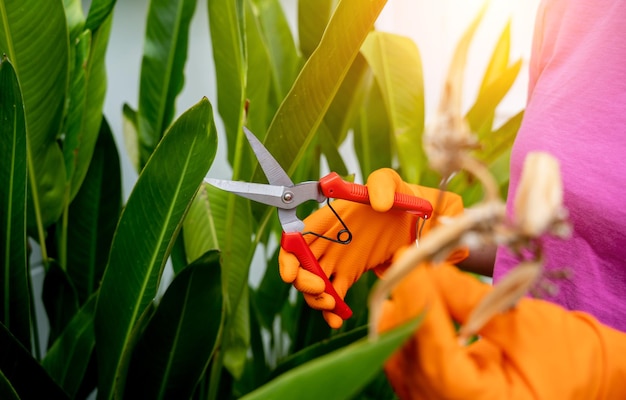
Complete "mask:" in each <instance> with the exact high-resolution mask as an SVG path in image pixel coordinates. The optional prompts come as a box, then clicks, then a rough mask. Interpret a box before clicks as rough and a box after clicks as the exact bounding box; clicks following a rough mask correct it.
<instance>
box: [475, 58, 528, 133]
mask: <svg viewBox="0 0 626 400" xmlns="http://www.w3.org/2000/svg"><path fill="white" fill-rule="evenodd" d="M521 67H522V60H521V59H520V60H517V61H516V62H515V63H514V64H513V65H511V66H510V67H508V68H506V69H505V70H504V71H502V72H501V73H500V75H498V77H496V78H494V79H493V81H492V82H491V84H489V85H488V86H487V87H486V88H485V89H484V90H483V91H482V94H481V95H480V96H478V98H477V99H476V102H475V103H474V104H473V105H472V107H471V108H470V110H469V111H468V112H467V114H466V116H465V118H466V120H467V121H468V123H469V124H470V128H471V129H472V131H473V132H476V133H478V136H479V139H482V138H483V137H484V136H485V135H486V134H488V133H489V132H491V128H492V124H493V118H494V115H495V112H496V108H497V107H498V105H499V104H500V102H501V101H502V99H503V98H504V96H506V94H507V93H508V92H509V89H511V86H513V83H515V79H517V76H518V74H519V71H520V69H521Z"/></svg>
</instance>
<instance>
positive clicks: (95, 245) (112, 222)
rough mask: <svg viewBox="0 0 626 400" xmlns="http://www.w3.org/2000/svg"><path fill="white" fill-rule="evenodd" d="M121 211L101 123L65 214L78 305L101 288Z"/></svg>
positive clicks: (108, 137)
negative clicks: (87, 168) (82, 173)
mask: <svg viewBox="0 0 626 400" xmlns="http://www.w3.org/2000/svg"><path fill="white" fill-rule="evenodd" d="M121 207H122V182H121V170H120V160H119V155H118V153H117V147H116V145H115V140H114V138H113V133H112V132H111V129H110V127H109V125H108V123H107V122H106V120H105V119H103V120H102V126H101V128H100V135H99V136H98V141H97V143H96V147H95V149H94V152H93V156H92V159H91V163H90V165H89V170H88V171H87V175H86V176H85V180H84V182H83V184H82V185H81V187H80V190H79V191H78V193H77V195H76V197H75V198H74V200H73V201H72V203H71V204H70V208H69V211H68V224H67V246H68V252H67V265H66V270H67V274H68V276H69V277H70V280H71V281H72V284H73V285H74V287H75V288H76V291H77V294H78V299H79V302H80V303H81V304H82V303H84V302H85V301H86V300H87V298H88V297H89V296H90V295H91V294H92V293H93V292H95V290H96V289H97V287H98V286H99V284H100V279H101V278H102V274H103V272H104V268H105V266H106V263H107V259H108V257H109V249H110V248H111V242H112V240H113V233H114V232H115V227H116V225H117V221H118V218H119V214H120V212H121Z"/></svg>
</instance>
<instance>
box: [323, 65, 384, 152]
mask: <svg viewBox="0 0 626 400" xmlns="http://www.w3.org/2000/svg"><path fill="white" fill-rule="evenodd" d="M370 76H371V72H370V69H369V67H368V65H367V61H366V60H365V58H364V57H363V55H362V54H361V53H358V54H357V55H356V57H355V58H354V61H353V62H352V65H351V66H350V69H349V70H348V74H347V75H346V77H345V78H344V80H343V82H342V83H341V86H340V87H339V90H338V91H337V94H336V95H335V97H334V98H333V101H332V103H331V104H330V107H329V108H328V111H326V114H325V115H324V122H323V124H322V125H325V126H326V128H327V129H328V132H329V133H330V134H331V136H332V139H333V141H332V145H333V146H335V147H338V146H339V145H340V144H341V143H342V142H343V141H344V139H345V138H346V135H347V133H348V130H349V129H350V128H351V127H353V126H354V122H355V119H356V117H357V115H358V113H359V111H360V110H361V107H362V106H363V101H364V98H365V94H366V92H367V89H368V87H369V85H370V83H369V81H370ZM378 107H379V108H380V103H379V104H378Z"/></svg>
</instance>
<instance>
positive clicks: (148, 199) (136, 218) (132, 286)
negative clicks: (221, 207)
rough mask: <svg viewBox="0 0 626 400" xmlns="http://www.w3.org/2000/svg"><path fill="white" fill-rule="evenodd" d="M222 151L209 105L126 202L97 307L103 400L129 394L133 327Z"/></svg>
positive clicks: (191, 113) (193, 112) (190, 113)
mask: <svg viewBox="0 0 626 400" xmlns="http://www.w3.org/2000/svg"><path fill="white" fill-rule="evenodd" d="M216 144H217V143H216V132H215V125H214V121H213V113H212V109H211V105H210V103H209V101H208V100H207V99H206V98H204V99H202V100H201V101H200V102H199V103H198V104H196V105H195V106H193V107H192V108H190V109H189V110H187V111H186V112H185V113H184V114H183V115H181V116H180V117H179V118H178V119H177V120H176V121H175V122H174V124H173V125H172V127H171V128H170V129H169V130H168V132H167V133H166V134H165V136H164V137H163V139H162V140H161V143H160V144H159V145H158V146H157V148H156V149H155V151H154V153H153V155H152V157H151V158H150V159H149V160H148V163H147V164H146V166H145V168H144V170H143V172H142V173H141V175H140V176H139V179H138V181H137V183H136V185H135V187H134V189H133V192H132V193H131V195H130V197H129V199H128V203H127V205H126V208H125V209H124V211H123V213H122V216H121V217H120V221H119V224H118V227H117V230H116V233H115V236H114V238H113V244H112V246H111V252H110V254H109V262H108V264H107V268H106V270H105V273H104V276H103V278H102V284H101V287H100V295H99V297H98V305H97V307H96V320H95V328H96V340H97V341H96V343H97V346H98V348H97V352H98V374H99V392H98V396H99V398H110V397H111V396H112V394H113V392H114V390H118V389H119V387H116V385H118V384H119V385H121V387H123V382H121V381H119V380H120V379H122V378H123V377H124V376H125V367H126V366H125V365H124V363H123V355H124V353H125V352H126V351H128V350H129V348H128V347H129V339H130V337H131V332H132V329H133V326H134V324H135V321H136V320H137V318H138V317H139V316H140V315H141V313H142V312H143V310H144V308H145V307H146V306H147V305H148V304H150V302H151V301H152V299H153V298H154V296H155V295H156V294H157V288H158V285H159V280H160V276H161V273H162V270H163V267H164V266H165V262H166V260H167V257H168V253H169V249H170V248H171V246H172V244H173V242H174V240H175V238H176V232H177V231H178V230H179V228H180V226H181V223H182V219H183V217H184V215H185V213H186V211H187V209H188V207H189V204H190V201H191V199H192V198H193V196H194V194H195V193H196V191H197V189H198V187H199V185H200V182H201V181H202V179H203V178H204V176H205V175H206V173H207V171H208V170H209V167H210V165H211V163H212V162H213V158H214V157H215V151H216ZM112 321H114V323H112ZM122 380H123V379H122Z"/></svg>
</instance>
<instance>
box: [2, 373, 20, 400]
mask: <svg viewBox="0 0 626 400" xmlns="http://www.w3.org/2000/svg"><path fill="white" fill-rule="evenodd" d="M0 397H1V398H3V399H6V400H19V398H20V397H19V396H18V395H17V392H16V391H15V388H14V387H13V385H11V382H9V379H8V378H7V377H6V376H4V374H3V373H2V371H0Z"/></svg>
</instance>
